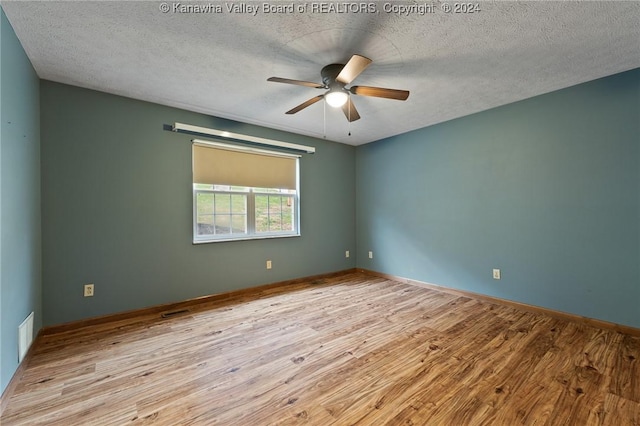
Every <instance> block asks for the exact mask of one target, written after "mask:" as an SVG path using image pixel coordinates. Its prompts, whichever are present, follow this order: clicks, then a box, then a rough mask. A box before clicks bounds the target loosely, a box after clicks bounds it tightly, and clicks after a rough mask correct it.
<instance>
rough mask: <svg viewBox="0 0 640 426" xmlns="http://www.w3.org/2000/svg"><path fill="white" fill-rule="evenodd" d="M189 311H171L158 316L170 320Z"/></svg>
mask: <svg viewBox="0 0 640 426" xmlns="http://www.w3.org/2000/svg"><path fill="white" fill-rule="evenodd" d="M188 312H189V310H188V309H181V310H179V311H171V312H165V313H163V314H162V315H160V316H161V317H162V318H171V317H175V316H178V315H182V314H186V313H188Z"/></svg>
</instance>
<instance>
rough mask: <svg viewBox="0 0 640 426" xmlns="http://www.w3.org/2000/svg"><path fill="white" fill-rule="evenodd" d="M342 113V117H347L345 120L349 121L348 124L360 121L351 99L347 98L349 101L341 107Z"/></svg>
mask: <svg viewBox="0 0 640 426" xmlns="http://www.w3.org/2000/svg"><path fill="white" fill-rule="evenodd" d="M342 112H344V116H345V117H347V120H349V122H350V123H351V122H352V121H356V120H360V114H358V110H357V109H356V106H355V105H354V104H353V102H351V97H349V100H348V101H347V102H346V103H345V104H344V105H342Z"/></svg>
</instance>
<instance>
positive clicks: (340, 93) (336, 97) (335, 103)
mask: <svg viewBox="0 0 640 426" xmlns="http://www.w3.org/2000/svg"><path fill="white" fill-rule="evenodd" d="M324 98H325V99H326V101H327V103H328V104H329V106H331V107H334V108H340V107H341V106H342V105H344V104H346V103H347V101H348V100H349V95H348V94H347V92H345V91H344V90H335V91H334V90H332V91H330V92H329V93H327V94H326V95H324Z"/></svg>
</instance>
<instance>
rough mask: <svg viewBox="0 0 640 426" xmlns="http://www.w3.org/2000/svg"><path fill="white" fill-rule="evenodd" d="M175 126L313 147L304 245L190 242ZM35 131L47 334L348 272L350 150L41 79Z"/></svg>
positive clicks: (304, 183)
mask: <svg viewBox="0 0 640 426" xmlns="http://www.w3.org/2000/svg"><path fill="white" fill-rule="evenodd" d="M174 122H182V123H188V124H193V125H200V126H205V127H212V128H218V129H222V130H228V131H232V132H238V133H243V134H249V135H254V136H260V137H266V138H270V139H279V140H283V141H286V142H293V143H299V144H303V145H311V146H315V147H316V148H317V152H316V154H314V155H303V157H302V159H301V161H300V169H301V177H300V179H301V215H300V217H301V230H302V236H300V237H293V238H280V239H270V240H255V241H236V242H219V243H212V244H200V245H193V244H192V243H191V241H192V193H191V143H190V140H191V139H192V137H190V136H188V135H182V134H177V133H173V132H169V131H165V130H163V124H170V123H174ZM41 126H42V127H41V132H42V213H43V214H42V231H43V234H42V238H43V241H42V244H43V305H44V306H43V309H44V318H45V319H44V321H45V324H47V325H50V324H57V323H62V322H67V321H72V320H78V319H82V318H87V317H93V316H97V315H104V314H111V313H114V312H119V311H124V310H130V309H136V308H142V307H146V306H152V305H156V304H160V303H166V302H174V301H180V300H185V299H189V298H193V297H197V296H203V295H210V294H215V293H220V292H225V291H229V290H236V289H240V288H245V287H252V286H256V285H260V284H265V283H269V282H276V281H281V280H286V279H291V278H297V277H304V276H309V275H315V274H321V273H326V272H332V271H337V270H342V269H348V268H353V267H355V259H354V257H351V258H349V259H346V258H345V256H344V252H345V250H351V251H354V250H355V224H354V218H355V203H354V199H355V170H354V164H355V148H354V147H351V146H347V145H343V144H337V143H333V142H327V141H324V140H319V139H313V138H308V137H303V136H298V135H293V134H290V133H285V132H280V131H276V130H269V129H265V128H260V127H256V126H252V125H248V124H241V123H237V122H232V121H227V120H222V119H216V118H211V117H208V116H205V115H201V114H197V113H192V112H187V111H183V110H178V109H174V108H169V107H164V106H160V105H156V104H151V103H146V102H141V101H135V100H132V99H127V98H123V97H118V96H114V95H108V94H104V93H100V92H96V91H91V90H85V89H80V88H76V87H72V86H67V85H62V84H57V83H52V82H48V81H42V83H41ZM267 259H270V260H272V261H273V269H272V270H269V271H267V270H266V269H265V261H266V260H267ZM85 283H94V284H95V296H94V297H92V298H84V297H83V296H82V286H83V284H85Z"/></svg>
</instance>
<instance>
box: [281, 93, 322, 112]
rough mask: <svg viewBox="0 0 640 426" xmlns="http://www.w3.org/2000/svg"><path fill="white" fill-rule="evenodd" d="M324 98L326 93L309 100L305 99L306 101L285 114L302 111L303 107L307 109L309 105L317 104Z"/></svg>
mask: <svg viewBox="0 0 640 426" xmlns="http://www.w3.org/2000/svg"><path fill="white" fill-rule="evenodd" d="M322 98H324V95H318V96H316V97H314V98H311V99H309V100H308V101H305V102H303V103H301V104H300V105H298V106H297V107H295V108H292V109H290V110H289V111H287V112H286V113H285V114H295V113H296V112H299V111H302V110H303V109H305V108H306V107H308V106H309V105H313V104H315V103H316V102H318V101H319V100H320V99H322Z"/></svg>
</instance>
